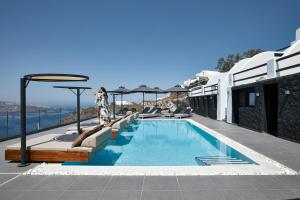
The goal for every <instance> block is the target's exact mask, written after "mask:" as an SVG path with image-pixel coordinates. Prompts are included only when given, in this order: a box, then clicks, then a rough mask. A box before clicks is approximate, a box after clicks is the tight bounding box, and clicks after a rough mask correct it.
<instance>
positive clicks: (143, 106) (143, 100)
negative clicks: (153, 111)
mask: <svg viewBox="0 0 300 200" xmlns="http://www.w3.org/2000/svg"><path fill="white" fill-rule="evenodd" d="M144 98H145V93H144V92H143V113H144V108H145V101H144Z"/></svg>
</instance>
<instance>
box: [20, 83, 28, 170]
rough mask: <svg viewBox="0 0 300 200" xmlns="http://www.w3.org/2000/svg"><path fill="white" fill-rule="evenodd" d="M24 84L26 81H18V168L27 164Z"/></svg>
mask: <svg viewBox="0 0 300 200" xmlns="http://www.w3.org/2000/svg"><path fill="white" fill-rule="evenodd" d="M26 84H27V79H25V78H21V79H20V129H21V130H20V131H21V135H20V137H21V149H20V151H21V158H20V164H19V165H18V166H19V167H26V166H28V165H29V164H28V163H27V158H26V157H27V156H26Z"/></svg>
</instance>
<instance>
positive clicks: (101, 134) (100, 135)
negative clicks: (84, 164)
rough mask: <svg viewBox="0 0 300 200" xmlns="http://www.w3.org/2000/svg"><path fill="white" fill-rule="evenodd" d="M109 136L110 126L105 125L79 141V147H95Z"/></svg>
mask: <svg viewBox="0 0 300 200" xmlns="http://www.w3.org/2000/svg"><path fill="white" fill-rule="evenodd" d="M110 138H111V128H110V127H105V128H103V129H101V130H100V131H98V132H96V133H95V134H92V135H91V136H89V137H87V138H85V139H84V140H83V141H82V143H81V147H92V148H97V147H98V146H100V145H101V144H103V143H104V142H105V141H106V140H108V139H110Z"/></svg>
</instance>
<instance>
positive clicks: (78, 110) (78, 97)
mask: <svg viewBox="0 0 300 200" xmlns="http://www.w3.org/2000/svg"><path fill="white" fill-rule="evenodd" d="M76 90H77V93H76V96H77V131H78V132H77V133H78V134H80V89H79V88H77V89H76Z"/></svg>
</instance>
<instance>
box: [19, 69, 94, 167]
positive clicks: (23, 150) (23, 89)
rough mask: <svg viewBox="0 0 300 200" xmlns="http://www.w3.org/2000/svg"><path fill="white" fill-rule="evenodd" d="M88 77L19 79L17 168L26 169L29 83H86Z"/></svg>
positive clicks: (52, 76) (51, 75) (35, 75)
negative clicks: (27, 91) (18, 162)
mask: <svg viewBox="0 0 300 200" xmlns="http://www.w3.org/2000/svg"><path fill="white" fill-rule="evenodd" d="M87 80H89V77H88V76H83V75H77V74H28V75H25V76H23V78H21V79H20V139H21V144H20V151H19V156H20V159H19V160H20V164H19V165H18V166H19V167H26V166H28V165H29V164H28V163H27V160H26V159H27V157H28V155H27V150H26V149H27V147H26V88H27V86H28V84H29V83H30V82H31V81H41V82H70V81H87Z"/></svg>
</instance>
